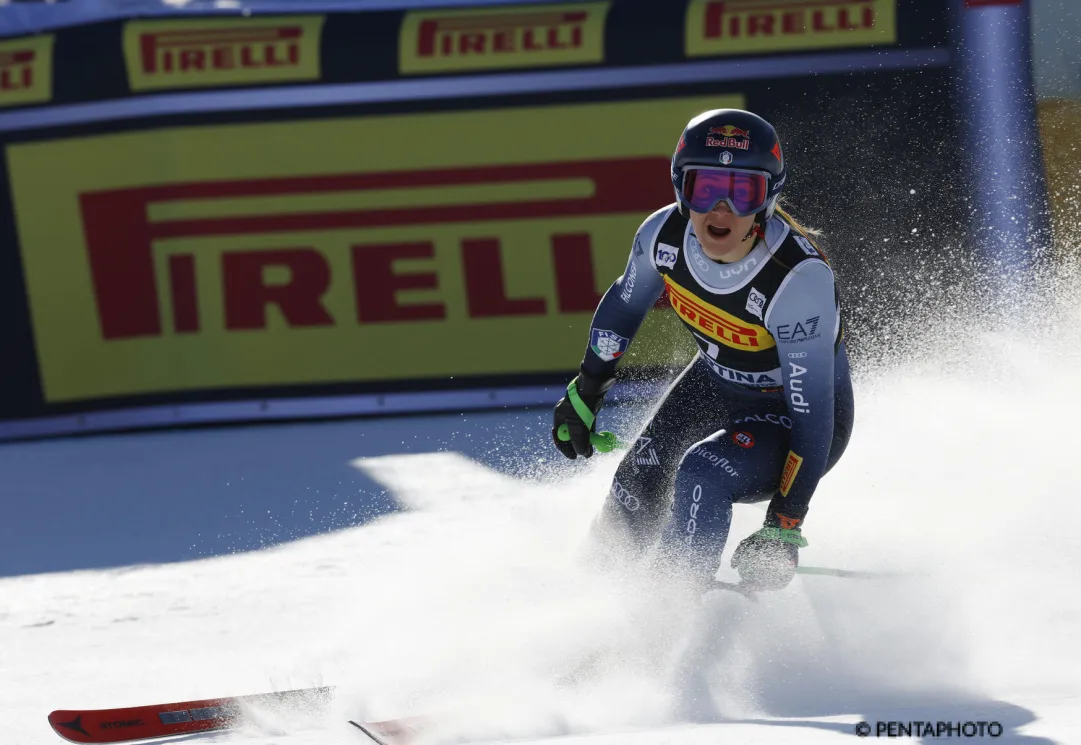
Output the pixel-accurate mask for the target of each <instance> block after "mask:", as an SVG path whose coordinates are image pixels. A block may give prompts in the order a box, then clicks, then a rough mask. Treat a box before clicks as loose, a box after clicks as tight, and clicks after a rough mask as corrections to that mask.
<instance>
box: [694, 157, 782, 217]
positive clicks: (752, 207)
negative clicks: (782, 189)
mask: <svg viewBox="0 0 1081 745" xmlns="http://www.w3.org/2000/svg"><path fill="white" fill-rule="evenodd" d="M769 178H770V176H769V174H768V173H766V172H765V171H743V170H736V169H733V168H721V167H718V166H689V167H687V168H685V169H684V170H683V188H682V189H680V194H679V198H680V200H681V201H682V202H683V203H684V204H686V205H687V206H688V207H690V208H691V209H692V210H694V211H695V212H702V213H706V212H709V211H711V210H712V209H713V208H714V207H716V206H717V205H718V204H720V203H721V202H724V203H726V204H727V205H728V208H729V209H730V210H732V214H734V215H735V216H736V217H747V216H748V215H753V214H755V213H756V212H761V211H762V210H763V209H764V208H765V206H766V203H767V202H768V201H769Z"/></svg>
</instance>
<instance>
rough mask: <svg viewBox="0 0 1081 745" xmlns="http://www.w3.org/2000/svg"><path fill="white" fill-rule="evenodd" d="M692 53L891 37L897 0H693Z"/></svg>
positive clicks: (689, 38) (688, 37)
mask: <svg viewBox="0 0 1081 745" xmlns="http://www.w3.org/2000/svg"><path fill="white" fill-rule="evenodd" d="M685 36H686V40H687V41H686V46H687V54H688V55H691V56H696V55H698V56H702V55H723V54H744V53H748V52H759V53H765V52H780V51H787V50H795V49H815V48H828V47H851V46H870V45H874V44H892V43H894V42H895V41H896V37H897V31H896V0H692V2H691V3H690V5H689V7H688V9H687V20H686V28H685Z"/></svg>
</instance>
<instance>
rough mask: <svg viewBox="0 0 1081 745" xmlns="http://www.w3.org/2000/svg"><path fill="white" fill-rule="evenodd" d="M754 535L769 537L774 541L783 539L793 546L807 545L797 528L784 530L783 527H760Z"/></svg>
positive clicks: (802, 546)
mask: <svg viewBox="0 0 1081 745" xmlns="http://www.w3.org/2000/svg"><path fill="white" fill-rule="evenodd" d="M755 535H756V536H758V537H759V538H771V539H773V540H775V541H784V542H785V543H791V544H792V545H793V546H799V547H800V548H804V547H805V546H806V545H807V539H806V538H804V537H803V534H802V533H801V532H800V529H799V528H794V529H792V530H785V529H783V528H762V529H761V530H759V531H758V532H757V533H755Z"/></svg>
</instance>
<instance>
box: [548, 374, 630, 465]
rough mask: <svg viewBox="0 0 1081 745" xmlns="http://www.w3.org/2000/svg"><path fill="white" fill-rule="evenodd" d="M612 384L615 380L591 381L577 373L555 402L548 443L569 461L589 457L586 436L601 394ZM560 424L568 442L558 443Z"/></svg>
mask: <svg viewBox="0 0 1081 745" xmlns="http://www.w3.org/2000/svg"><path fill="white" fill-rule="evenodd" d="M615 382H616V381H615V378H607V379H600V378H594V377H593V376H592V375H588V374H587V373H585V372H581V373H579V374H578V376H577V377H576V378H575V379H574V380H572V381H571V382H570V385H568V386H567V395H566V396H564V397H563V398H561V399H559V403H557V404H556V408H555V412H554V416H553V424H552V440H553V441H555V444H556V447H557V448H558V449H559V452H561V453H563V455H565V456H567V457H568V458H570V459H571V460H574V459H575V458H577V457H578V456H579V455H581V456H582V457H583V458H588V457H590V456H591V455H593V445H592V444H591V443H590V441H589V433H590V432H593V431H594V430H595V428H596V424H597V412H598V411H600V409H601V406H602V405H603V403H604V396H605V394H606V393H608V390H609V389H610V388H611V387H612V385H613V384H614V383H615ZM564 424H565V425H567V431H568V433H569V434H570V440H569V441H566V440H560V439H559V428H560V426H561V425H564Z"/></svg>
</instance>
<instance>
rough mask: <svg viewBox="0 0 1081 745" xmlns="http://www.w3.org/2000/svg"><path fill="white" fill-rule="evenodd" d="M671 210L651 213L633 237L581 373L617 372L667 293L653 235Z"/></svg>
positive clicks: (597, 317) (597, 316)
mask: <svg viewBox="0 0 1081 745" xmlns="http://www.w3.org/2000/svg"><path fill="white" fill-rule="evenodd" d="M667 214H668V211H667V210H665V211H662V212H660V213H657V214H654V215H652V216H651V217H650V218H649V219H647V220H646V221H645V222H644V223H642V226H641V227H640V228H639V229H638V232H637V233H636V234H635V236H634V244H633V245H632V247H631V255H630V259H628V261H627V268H626V270H625V271H624V272H623V275H622V276H620V277H619V279H617V280H616V281H615V282H614V283H612V286H611V287H609V288H608V291H607V292H606V293H604V297H602V298H601V302H600V304H598V305H597V310H596V311H595V312H594V314H593V322H592V323H591V324H590V327H589V344H587V345H586V351H585V357H584V358H583V359H582V372H584V373H586V374H587V375H589V376H591V377H593V378H597V379H600V380H606V379H608V378H611V377H612V376H614V375H615V370H616V366H617V365H618V364H619V359H620V358H621V357H622V356H623V353H624V352H626V351H627V347H628V346H629V345H630V343H631V340H632V339H633V338H634V335H635V334H637V333H638V329H639V328H640V327H641V325H642V322H643V321H644V320H645V318H646V315H647V314H648V313H649V310H650V308H652V307H653V305H654V304H655V303H656V302H657V299H658V298H659V297H660V296H661V293H663V292H664V279H663V278H662V277H661V274H660V272H658V271H657V267H656V266H655V265H654V264H653V257H652V245H651V241H652V236H653V234H654V233H655V232H656V230H657V227H659V225H658V223H657V221H658V220H661V221H663V220H664V218H665V217H667Z"/></svg>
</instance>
